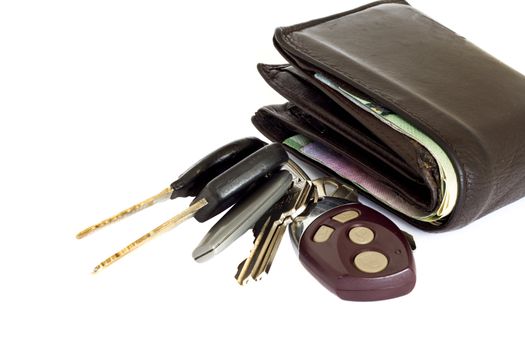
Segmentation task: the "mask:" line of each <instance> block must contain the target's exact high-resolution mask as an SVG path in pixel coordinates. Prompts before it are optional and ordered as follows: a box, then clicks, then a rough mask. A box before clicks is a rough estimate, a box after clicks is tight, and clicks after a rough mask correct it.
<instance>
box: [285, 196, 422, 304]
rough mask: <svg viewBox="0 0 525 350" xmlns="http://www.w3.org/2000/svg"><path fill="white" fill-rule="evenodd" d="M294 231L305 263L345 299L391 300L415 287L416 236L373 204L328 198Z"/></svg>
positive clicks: (315, 274)
mask: <svg viewBox="0 0 525 350" xmlns="http://www.w3.org/2000/svg"><path fill="white" fill-rule="evenodd" d="M290 233H291V237H292V241H293V242H294V243H295V245H296V248H297V250H298V254H299V259H300V261H301V263H302V264H303V265H304V267H305V268H306V269H307V270H308V271H309V272H310V273H311V274H312V275H313V276H314V277H315V278H316V279H317V280H319V282H321V284H323V285H324V286H325V287H326V288H327V289H329V290H330V291H332V292H333V293H335V294H336V295H338V296H339V297H340V298H342V299H345V300H354V301H372V300H383V299H390V298H395V297H399V296H402V295H405V294H407V293H409V292H410V291H411V290H412V289H413V288H414V285H415V283H416V270H415V264H414V258H413V256H412V249H411V245H412V242H413V241H411V237H410V236H408V235H407V234H405V233H404V232H402V231H401V230H400V229H399V228H398V227H397V226H396V225H395V224H394V223H393V222H392V221H390V220H389V219H388V218H387V217H385V216H384V215H382V214H381V213H379V212H377V211H376V210H374V209H372V208H369V207H366V206H364V205H362V204H360V203H352V202H349V201H348V200H347V199H341V198H335V197H325V198H322V199H321V200H320V201H319V202H318V203H316V205H315V207H314V208H312V210H311V211H310V213H309V215H308V216H306V217H304V218H303V220H302V221H297V222H296V223H294V225H292V226H291V227H290Z"/></svg>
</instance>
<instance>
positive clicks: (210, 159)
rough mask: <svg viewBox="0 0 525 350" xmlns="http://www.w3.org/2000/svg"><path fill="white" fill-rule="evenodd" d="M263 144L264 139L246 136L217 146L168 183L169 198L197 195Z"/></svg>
mask: <svg viewBox="0 0 525 350" xmlns="http://www.w3.org/2000/svg"><path fill="white" fill-rule="evenodd" d="M264 145H266V143H265V142H264V141H261V140H259V139H258V138H255V137H248V138H244V139H240V140H237V141H233V142H231V143H228V144H227V145H224V146H222V147H221V148H218V149H217V150H215V151H213V152H212V153H210V154H208V155H207V156H206V157H204V158H202V159H201V160H199V161H198V162H197V163H195V164H194V165H192V166H191V167H190V168H189V169H188V170H186V171H185V172H184V173H183V174H182V175H180V176H179V178H178V179H177V180H176V181H174V182H173V183H172V184H171V185H170V186H171V188H172V189H173V192H172V194H171V199H175V198H179V197H188V196H192V197H194V196H196V195H198V194H199V192H200V191H202V189H203V188H204V186H206V184H208V182H210V181H211V180H213V179H214V178H215V177H217V176H218V175H220V174H221V173H223V172H225V171H226V170H228V169H229V168H231V167H232V166H234V165H235V164H237V163H238V162H240V161H241V160H243V159H244V158H246V157H247V156H249V155H250V154H252V153H253V152H255V151H257V150H258V149H261V148H262V147H264Z"/></svg>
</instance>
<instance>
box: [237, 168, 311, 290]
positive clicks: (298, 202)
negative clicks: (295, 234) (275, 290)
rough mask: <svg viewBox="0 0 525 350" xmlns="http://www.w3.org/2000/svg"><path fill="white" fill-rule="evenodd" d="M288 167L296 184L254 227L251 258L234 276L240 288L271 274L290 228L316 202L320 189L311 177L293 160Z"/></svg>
mask: <svg viewBox="0 0 525 350" xmlns="http://www.w3.org/2000/svg"><path fill="white" fill-rule="evenodd" d="M287 167H288V169H289V170H290V172H291V173H292V174H293V175H294V177H295V178H294V182H293V185H292V187H291V188H290V190H289V191H288V192H287V193H286V194H285V195H284V196H283V197H282V198H281V199H280V200H279V201H278V202H277V203H276V204H275V205H274V206H273V207H272V208H271V209H270V211H269V212H268V213H267V214H266V215H264V216H263V218H262V219H261V220H260V221H259V222H258V224H256V225H255V227H254V229H253V231H254V234H255V236H256V238H255V241H254V244H253V247H252V249H251V251H250V255H249V256H248V258H247V259H245V260H244V261H243V262H242V263H241V264H239V267H238V268H237V274H236V275H235V279H236V280H237V282H238V283H239V284H240V285H245V284H246V283H247V282H248V281H249V280H250V279H253V280H255V281H257V280H259V279H261V278H262V276H263V274H267V273H268V272H269V270H270V267H271V265H272V262H273V260H274V258H275V254H276V253H277V249H278V248H279V244H280V243H281V239H282V237H283V235H284V232H285V231H286V228H287V227H288V225H289V224H290V223H292V222H293V220H294V219H295V218H296V217H297V216H298V215H301V213H303V211H304V210H305V209H306V208H307V207H308V205H309V204H310V203H313V202H316V201H317V198H318V196H317V189H316V187H315V186H314V185H313V183H312V181H310V179H309V178H308V176H307V175H306V174H305V173H304V172H303V171H302V170H301V169H300V168H299V167H298V166H297V164H295V163H294V162H293V161H291V160H289V161H288V163H287Z"/></svg>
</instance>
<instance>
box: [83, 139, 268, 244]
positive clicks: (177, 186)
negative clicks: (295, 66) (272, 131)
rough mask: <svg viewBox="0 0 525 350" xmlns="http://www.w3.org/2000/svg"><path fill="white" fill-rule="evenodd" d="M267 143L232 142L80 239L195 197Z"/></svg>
mask: <svg viewBox="0 0 525 350" xmlns="http://www.w3.org/2000/svg"><path fill="white" fill-rule="evenodd" d="M265 144H266V143H265V142H263V141H261V140H259V139H257V138H255V137H248V138H244V139H240V140H237V141H233V142H230V143H228V144H226V145H224V146H222V147H220V148H218V149H217V150H215V151H213V152H212V153H210V154H208V155H207V156H206V157H204V158H202V159H201V160H199V161H198V162H197V163H195V164H194V165H193V166H191V167H190V168H189V169H188V170H186V171H185V172H184V173H183V174H182V175H180V176H179V178H178V179H177V180H175V181H174V182H173V183H172V184H171V185H170V186H169V187H167V188H165V189H164V190H162V191H161V192H160V193H158V194H156V195H155V196H152V197H150V198H148V199H146V200H144V201H142V202H140V203H138V204H135V205H133V206H131V207H129V208H127V209H125V210H123V211H121V212H119V213H118V214H116V215H114V216H112V217H110V218H108V219H105V220H102V221H101V222H99V223H97V224H95V225H92V226H90V227H88V228H86V229H85V230H82V231H81V232H80V233H78V234H77V238H78V239H80V238H84V237H85V236H87V235H89V234H90V233H92V232H94V231H96V230H98V229H100V228H102V227H104V226H107V225H109V224H111V223H114V222H116V221H119V220H121V219H123V218H125V217H128V216H130V215H132V214H135V213H137V212H139V211H141V210H143V209H146V208H148V207H151V206H152V205H154V204H156V203H159V202H161V201H164V200H167V199H168V198H169V199H175V198H179V197H188V196H196V195H197V194H198V193H199V192H200V191H201V190H202V189H203V188H204V186H205V185H206V184H207V183H208V182H210V181H211V180H212V179H213V178H214V177H216V176H218V175H219V174H221V173H223V172H224V171H226V170H228V169H229V168H230V167H232V166H233V165H235V164H236V163H238V162H239V161H240V160H242V159H244V158H246V157H247V156H249V155H250V154H252V153H253V152H255V151H257V150H258V149H260V148H262V147H263V146H264V145H265Z"/></svg>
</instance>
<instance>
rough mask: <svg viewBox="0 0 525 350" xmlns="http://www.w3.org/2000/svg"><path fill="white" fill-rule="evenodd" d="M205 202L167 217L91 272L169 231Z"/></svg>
mask: <svg viewBox="0 0 525 350" xmlns="http://www.w3.org/2000/svg"><path fill="white" fill-rule="evenodd" d="M207 204H208V203H207V202H206V200H205V199H201V200H200V201H198V202H196V203H194V204H193V205H191V206H190V207H188V208H187V209H185V210H183V211H181V212H180V213H179V214H177V215H175V216H174V217H172V218H171V219H169V220H168V221H166V222H164V223H162V224H161V225H160V226H157V227H156V228H154V229H153V230H151V231H149V232H148V233H146V234H145V235H143V236H141V237H139V238H138V239H136V240H135V241H133V242H131V243H130V244H128V245H127V246H125V247H124V248H122V249H121V250H119V251H118V252H116V253H115V254H113V255H111V256H110V257H109V258H107V259H106V260H104V261H102V262H101V263H100V264H98V265H97V266H95V268H94V269H93V273H97V272H98V271H99V270H100V269H103V268H106V267H108V266H110V265H111V264H113V263H115V262H116V261H118V260H120V259H121V258H123V257H124V256H126V255H128V254H129V253H131V252H132V251H134V250H135V249H137V248H138V247H140V246H142V245H143V244H144V243H146V242H148V241H150V240H151V239H153V238H154V237H156V236H157V235H159V234H161V233H163V232H166V231H169V230H171V229H172V228H174V227H175V226H177V225H179V224H181V223H182V222H184V221H185V220H187V219H189V218H191V217H193V215H195V213H196V212H198V211H199V210H200V209H202V208H204V207H205V206H206V205H207Z"/></svg>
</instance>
